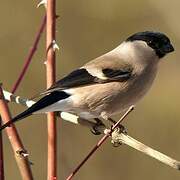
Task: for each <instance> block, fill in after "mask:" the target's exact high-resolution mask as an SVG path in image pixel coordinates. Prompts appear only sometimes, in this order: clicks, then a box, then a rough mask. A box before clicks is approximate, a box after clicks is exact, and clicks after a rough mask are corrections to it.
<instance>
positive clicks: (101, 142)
mask: <svg viewBox="0 0 180 180" xmlns="http://www.w3.org/2000/svg"><path fill="white" fill-rule="evenodd" d="M133 109H134V107H133V106H131V107H130V108H129V109H128V110H127V111H126V112H125V114H124V115H123V116H122V117H121V119H120V120H119V121H118V122H117V123H116V124H114V125H113V127H112V128H111V129H110V130H109V132H107V134H105V135H104V136H103V137H102V138H101V139H100V140H99V142H98V143H97V144H96V145H95V146H94V147H93V148H92V150H91V151H90V152H89V153H88V155H87V156H86V157H85V158H84V159H83V160H82V161H81V163H80V164H79V165H78V166H77V167H76V168H75V169H74V170H73V172H72V173H71V174H70V175H69V176H68V177H67V178H66V180H71V179H72V178H73V177H74V175H75V174H76V173H77V172H78V171H79V169H80V168H81V167H82V166H83V165H84V164H85V163H86V162H87V160H88V159H89V158H90V157H91V156H92V155H93V154H94V153H95V152H96V150H97V149H98V148H99V147H100V146H101V145H102V144H103V143H104V142H105V140H106V139H107V138H108V137H109V136H110V135H111V133H112V132H113V131H114V130H115V129H116V128H117V127H118V125H120V123H121V122H122V121H123V120H124V119H125V118H126V116H127V115H128V114H129V113H130V112H131V111H132V110H133Z"/></svg>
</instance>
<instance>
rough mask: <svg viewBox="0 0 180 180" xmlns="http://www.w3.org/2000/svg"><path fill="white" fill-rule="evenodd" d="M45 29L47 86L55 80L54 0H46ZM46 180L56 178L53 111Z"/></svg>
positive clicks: (49, 131) (50, 119)
mask: <svg viewBox="0 0 180 180" xmlns="http://www.w3.org/2000/svg"><path fill="white" fill-rule="evenodd" d="M46 16H47V26H46V27H47V30H46V50H47V60H46V77H47V88H49V87H50V86H51V85H52V84H53V83H54V82H55V74H56V72H55V50H54V48H53V42H54V41H55V38H56V37H55V34H56V33H55V32H56V1H55V0H47V14H46ZM47 119H48V123H47V126H48V127H47V128H48V174H47V179H48V180H55V179H56V178H57V167H56V165H57V155H56V153H57V152H56V147H57V144H56V138H57V137H56V136H57V135H56V118H55V114H54V113H48V115H47Z"/></svg>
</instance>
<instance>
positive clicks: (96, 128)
mask: <svg viewBox="0 0 180 180" xmlns="http://www.w3.org/2000/svg"><path fill="white" fill-rule="evenodd" d="M95 121H96V124H95V125H94V126H93V127H92V129H91V132H92V133H93V134H94V135H100V134H102V132H101V131H100V129H103V128H104V127H105V125H104V123H103V122H102V121H101V120H100V119H98V118H95Z"/></svg>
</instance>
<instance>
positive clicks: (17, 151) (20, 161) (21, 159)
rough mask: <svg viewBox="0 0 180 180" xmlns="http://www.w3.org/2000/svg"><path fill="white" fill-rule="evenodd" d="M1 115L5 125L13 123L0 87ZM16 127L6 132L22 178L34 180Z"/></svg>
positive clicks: (7, 129)
mask: <svg viewBox="0 0 180 180" xmlns="http://www.w3.org/2000/svg"><path fill="white" fill-rule="evenodd" d="M0 114H1V117H2V121H3V122H4V123H6V122H9V121H11V115H10V111H9V109H8V106H7V102H6V101H5V100H4V96H3V92H2V89H1V87H0ZM12 127H14V125H11V126H10V127H9V128H6V132H7V135H8V138H9V141H10V143H11V146H12V148H13V151H14V155H15V158H16V162H17V165H18V167H19V170H20V173H21V176H22V179H23V180H32V179H33V177H32V173H31V169H30V163H29V161H28V157H27V152H26V150H25V149H24V147H23V144H22V142H21V140H20V137H19V136H18V133H17V131H16V129H15V128H12Z"/></svg>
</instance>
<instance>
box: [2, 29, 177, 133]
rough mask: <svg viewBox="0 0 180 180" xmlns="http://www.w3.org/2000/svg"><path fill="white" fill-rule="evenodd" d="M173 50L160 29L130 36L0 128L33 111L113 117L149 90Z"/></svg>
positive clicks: (67, 77)
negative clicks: (163, 60)
mask: <svg viewBox="0 0 180 180" xmlns="http://www.w3.org/2000/svg"><path fill="white" fill-rule="evenodd" d="M173 51H174V47H173V45H172V44H171V41H170V39H169V38H168V37H167V36H166V35H165V34H164V33H162V32H156V31H143V32H137V33H135V34H133V35H131V36H129V37H128V38H127V39H126V40H124V41H123V42H122V43H121V44H120V45H119V46H117V47H116V48H115V49H113V50H111V51H109V52H107V53H105V54H104V55H101V56H100V57H97V58H95V59H94V60H91V61H89V62H87V63H86V64H85V65H83V66H81V67H80V68H78V69H76V70H74V71H72V72H71V73H69V74H68V75H66V76H64V77H63V78H62V79H60V80H58V81H56V82H55V83H54V84H53V85H52V86H51V87H50V88H48V89H47V90H45V91H43V92H42V93H40V94H39V100H38V101H37V102H36V103H35V104H33V105H32V106H31V107H29V108H28V109H26V110H25V111H23V112H22V113H20V114H18V115H17V116H15V117H14V118H12V120H11V121H9V122H7V123H5V124H4V125H2V126H1V127H0V131H1V130H2V129H4V128H6V127H8V126H10V125H11V124H12V123H15V122H17V121H19V120H22V119H24V118H26V117H28V116H30V115H32V114H38V113H47V112H56V111H61V112H62V111H64V112H69V113H72V114H75V115H78V116H79V117H81V118H83V119H85V120H89V119H95V120H97V119H103V120H112V119H111V117H112V116H113V115H115V114H118V113H120V112H122V111H124V110H126V109H127V108H129V107H130V106H131V105H134V104H136V103H137V102H138V101H139V100H140V99H141V98H142V97H143V96H144V95H145V94H146V93H147V92H148V90H149V89H150V87H151V85H152V84H153V81H154V79H155V77H156V74H157V71H158V68H159V64H160V62H161V59H162V58H163V57H164V56H165V55H167V54H168V53H171V52H173Z"/></svg>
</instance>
